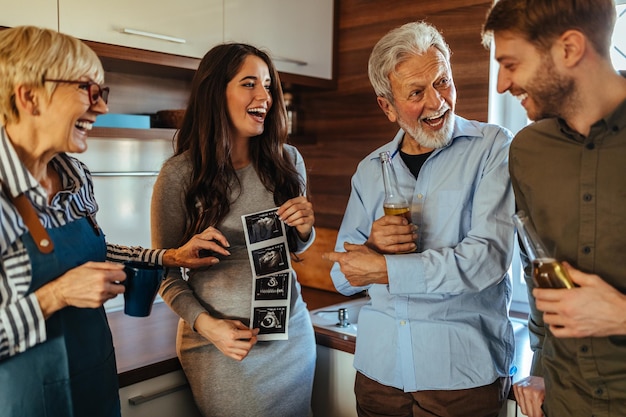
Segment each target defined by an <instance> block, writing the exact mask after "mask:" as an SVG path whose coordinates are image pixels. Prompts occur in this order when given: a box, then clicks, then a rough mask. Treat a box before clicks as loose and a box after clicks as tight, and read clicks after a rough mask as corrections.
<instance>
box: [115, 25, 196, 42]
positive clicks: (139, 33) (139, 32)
mask: <svg viewBox="0 0 626 417" xmlns="http://www.w3.org/2000/svg"><path fill="white" fill-rule="evenodd" d="M122 33H127V34H129V35H137V36H145V37H146V38H154V39H161V40H163V41H168V42H174V43H186V42H187V41H186V40H185V39H183V38H175V37H173V36H168V35H161V34H160V33H152V32H144V31H143V30H135V29H129V28H123V29H122Z"/></svg>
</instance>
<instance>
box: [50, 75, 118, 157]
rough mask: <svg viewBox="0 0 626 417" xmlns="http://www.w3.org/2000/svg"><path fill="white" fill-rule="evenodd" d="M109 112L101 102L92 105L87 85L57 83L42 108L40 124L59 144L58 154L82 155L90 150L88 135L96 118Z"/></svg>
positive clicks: (100, 100) (85, 79)
mask: <svg viewBox="0 0 626 417" xmlns="http://www.w3.org/2000/svg"><path fill="white" fill-rule="evenodd" d="M81 80H84V81H88V80H89V79H88V78H87V77H83V78H82V79H81ZM108 111H109V108H108V107H107V105H106V103H105V102H104V100H102V99H99V100H98V101H97V102H96V103H95V104H93V105H92V104H91V102H90V100H89V89H88V87H87V84H70V83H58V85H57V86H56V88H55V90H54V92H53V93H52V95H51V96H50V100H49V101H48V102H47V103H46V104H45V105H44V106H42V109H41V117H42V120H41V123H40V125H41V126H42V127H43V128H44V129H45V131H46V134H49V135H51V136H50V137H51V138H54V139H53V140H55V142H56V143H57V144H58V145H57V146H58V149H57V151H59V152H78V153H80V152H84V151H85V150H87V135H88V132H89V131H90V130H91V129H92V125H93V123H94V122H95V121H96V116H98V115H100V114H105V113H107V112H108Z"/></svg>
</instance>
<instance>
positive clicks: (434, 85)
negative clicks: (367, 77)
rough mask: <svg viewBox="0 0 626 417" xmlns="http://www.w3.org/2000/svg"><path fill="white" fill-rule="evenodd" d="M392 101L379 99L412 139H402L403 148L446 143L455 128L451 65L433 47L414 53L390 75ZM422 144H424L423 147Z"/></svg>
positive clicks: (415, 150) (418, 150)
mask: <svg viewBox="0 0 626 417" xmlns="http://www.w3.org/2000/svg"><path fill="white" fill-rule="evenodd" d="M389 80H390V82H391V91H392V93H393V98H394V102H393V103H391V102H390V101H388V100H387V99H385V98H383V97H379V98H378V103H379V105H380V107H381V108H382V109H383V111H384V112H385V114H386V115H387V117H388V118H389V120H390V121H392V122H397V123H398V125H400V127H401V128H402V129H403V130H404V131H405V132H406V133H407V134H408V135H409V136H410V137H411V138H412V139H414V141H415V144H412V143H411V142H413V141H404V142H403V147H402V150H403V151H405V152H407V153H423V152H424V151H426V150H430V149H433V148H441V147H443V146H445V145H446V144H448V143H449V142H450V140H451V138H452V131H453V129H454V107H455V103H456V88H455V87H454V82H453V80H452V72H451V70H450V65H449V63H448V61H447V60H446V59H445V57H444V56H443V54H442V53H441V52H440V51H439V50H437V49H436V48H434V47H431V48H430V49H428V51H426V53H425V54H424V55H414V56H411V57H410V58H408V59H407V60H405V61H403V62H402V63H400V64H399V65H398V66H397V67H396V71H395V72H393V73H391V74H390V75H389ZM421 148H427V149H424V150H422V149H421Z"/></svg>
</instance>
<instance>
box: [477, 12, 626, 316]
mask: <svg viewBox="0 0 626 417" xmlns="http://www.w3.org/2000/svg"><path fill="white" fill-rule="evenodd" d="M615 3H616V9H617V21H616V23H615V30H614V32H613V46H612V48H611V60H612V61H613V66H614V67H615V69H616V70H622V71H626V0H616V1H615ZM497 76H498V63H497V62H496V60H495V59H494V58H493V50H492V57H491V61H490V81H489V122H490V123H496V124H499V125H500V126H505V127H506V128H508V129H509V130H511V132H513V134H515V133H517V132H518V131H519V130H520V129H521V128H523V127H524V126H526V125H527V124H528V123H529V122H530V121H529V120H528V118H527V117H526V112H525V111H524V108H523V107H522V106H521V104H520V103H519V101H518V100H517V99H516V98H515V97H513V96H512V95H511V94H508V93H507V94H498V92H497V91H496V83H497ZM509 274H510V275H511V277H512V278H513V302H512V305H511V310H512V311H515V312H520V313H528V311H529V308H528V293H527V288H526V283H525V282H524V274H523V271H522V264H521V261H520V257H519V247H518V245H517V239H516V240H515V250H514V253H513V262H512V263H511V267H510V269H509Z"/></svg>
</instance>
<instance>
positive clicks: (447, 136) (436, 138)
mask: <svg viewBox="0 0 626 417" xmlns="http://www.w3.org/2000/svg"><path fill="white" fill-rule="evenodd" d="M455 117H456V115H455V114H454V113H452V111H450V112H449V113H448V115H447V116H446V120H445V121H444V125H443V127H442V128H441V129H439V130H437V131H433V132H431V131H426V130H424V129H423V128H422V127H421V126H419V124H418V125H412V126H410V125H409V124H408V123H405V122H404V120H401V119H398V125H399V126H400V127H401V128H402V130H404V131H405V132H406V133H407V134H408V135H409V136H410V137H411V138H413V140H415V141H416V142H417V143H418V144H419V145H420V146H422V147H424V148H432V149H439V148H443V147H444V146H446V145H447V144H449V143H450V141H452V132H453V131H454V119H455Z"/></svg>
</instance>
